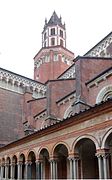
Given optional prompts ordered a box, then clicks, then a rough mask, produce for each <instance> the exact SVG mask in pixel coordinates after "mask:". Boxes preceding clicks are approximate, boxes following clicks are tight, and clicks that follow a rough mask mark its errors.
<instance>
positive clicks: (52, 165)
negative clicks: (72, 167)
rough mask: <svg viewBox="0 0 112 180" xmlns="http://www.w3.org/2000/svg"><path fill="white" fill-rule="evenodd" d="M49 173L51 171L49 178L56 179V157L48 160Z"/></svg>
mask: <svg viewBox="0 0 112 180" xmlns="http://www.w3.org/2000/svg"><path fill="white" fill-rule="evenodd" d="M49 162H50V173H51V179H57V178H58V174H57V159H51V160H50V161H49Z"/></svg>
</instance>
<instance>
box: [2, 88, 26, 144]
mask: <svg viewBox="0 0 112 180" xmlns="http://www.w3.org/2000/svg"><path fill="white" fill-rule="evenodd" d="M23 104H24V102H23V95H21V94H18V93H15V92H11V91H8V90H6V89H5V90H4V89H2V88H0V137H1V141H0V144H1V145H4V144H7V143H9V142H12V141H14V140H17V139H19V138H21V137H23V136H24V131H23V122H22V121H23V118H24V117H23V114H24V112H23Z"/></svg>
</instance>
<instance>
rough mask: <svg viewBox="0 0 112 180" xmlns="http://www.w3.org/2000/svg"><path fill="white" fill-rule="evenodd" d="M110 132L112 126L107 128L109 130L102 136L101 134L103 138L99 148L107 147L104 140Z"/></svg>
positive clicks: (111, 131)
mask: <svg viewBox="0 0 112 180" xmlns="http://www.w3.org/2000/svg"><path fill="white" fill-rule="evenodd" d="M111 133H112V128H111V129H109V130H108V131H107V132H106V133H105V134H104V136H103V138H102V144H101V148H102V149H104V148H107V147H106V140H107V138H108V137H109V135H110V134H111Z"/></svg>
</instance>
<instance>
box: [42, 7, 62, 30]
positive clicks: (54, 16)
mask: <svg viewBox="0 0 112 180" xmlns="http://www.w3.org/2000/svg"><path fill="white" fill-rule="evenodd" d="M54 25H59V26H61V27H62V28H64V29H65V25H63V24H62V21H61V17H60V18H59V17H58V15H57V14H56V12H55V11H54V12H53V14H52V16H51V18H50V20H49V21H48V23H46V24H45V27H44V29H46V28H47V27H48V26H54Z"/></svg>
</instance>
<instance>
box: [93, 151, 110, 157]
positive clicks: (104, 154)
mask: <svg viewBox="0 0 112 180" xmlns="http://www.w3.org/2000/svg"><path fill="white" fill-rule="evenodd" d="M109 154H110V153H109V149H98V150H97V151H96V154H95V155H96V156H97V158H99V157H108V156H109Z"/></svg>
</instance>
